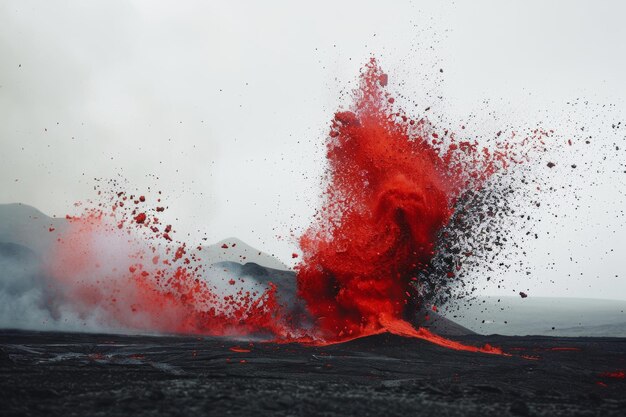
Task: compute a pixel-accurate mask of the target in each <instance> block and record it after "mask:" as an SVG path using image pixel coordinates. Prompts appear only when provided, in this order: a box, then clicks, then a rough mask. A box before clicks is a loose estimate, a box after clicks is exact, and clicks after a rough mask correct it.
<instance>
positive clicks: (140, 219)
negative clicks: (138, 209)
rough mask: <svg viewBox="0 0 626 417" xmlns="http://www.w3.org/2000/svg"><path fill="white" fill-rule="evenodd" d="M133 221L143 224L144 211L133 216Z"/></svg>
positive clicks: (144, 218)
mask: <svg viewBox="0 0 626 417" xmlns="http://www.w3.org/2000/svg"><path fill="white" fill-rule="evenodd" d="M135 221H136V222H137V223H138V224H143V223H144V222H145V221H146V213H139V214H138V215H136V216H135Z"/></svg>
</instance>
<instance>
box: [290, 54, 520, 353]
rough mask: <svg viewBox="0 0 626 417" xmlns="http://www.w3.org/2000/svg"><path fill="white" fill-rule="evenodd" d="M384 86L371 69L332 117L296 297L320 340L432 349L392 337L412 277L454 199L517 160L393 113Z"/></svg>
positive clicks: (506, 148)
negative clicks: (374, 338)
mask: <svg viewBox="0 0 626 417" xmlns="http://www.w3.org/2000/svg"><path fill="white" fill-rule="evenodd" d="M387 81H388V77H387V75H386V74H384V73H383V72H382V71H381V69H380V68H379V67H378V65H377V63H376V61H375V60H374V59H372V60H371V61H370V62H369V63H368V64H367V65H366V67H365V69H364V71H363V73H362V76H361V83H360V88H359V89H358V90H357V91H355V92H354V104H353V105H352V108H351V109H350V110H349V111H342V112H338V113H336V114H335V117H334V120H333V122H332V127H331V132H330V135H329V139H328V142H327V159H328V164H329V167H328V171H327V178H326V189H325V191H324V194H323V200H324V203H323V207H322V209H321V210H320V211H319V212H318V214H317V215H316V218H315V222H314V223H313V225H312V226H311V227H310V228H309V230H308V231H307V232H306V233H305V234H304V235H303V236H302V237H301V239H300V246H301V248H302V251H303V259H302V262H301V263H300V264H299V265H298V267H297V272H298V274H297V276H298V288H299V295H300V296H301V297H302V298H303V299H304V300H305V301H306V303H307V305H308V308H309V310H310V311H311V313H312V315H313V316H314V317H316V319H317V322H316V324H317V326H318V329H319V331H320V332H321V334H322V335H323V336H322V337H323V338H324V339H327V340H328V339H330V340H342V339H345V338H353V337H358V336H363V335H367V334H372V333H377V332H380V331H385V330H387V331H391V332H394V333H401V334H406V335H409V334H410V335H412V336H415V337H423V338H427V339H432V336H431V335H429V334H427V332H424V330H423V329H422V330H418V331H415V330H412V331H404V330H399V329H407V327H406V326H405V325H404V324H403V322H402V319H403V317H404V312H405V308H406V304H407V303H408V301H409V300H410V299H411V298H413V297H419V295H420V294H418V293H416V292H418V290H416V289H417V288H419V282H416V281H419V279H418V278H417V277H418V276H419V275H420V272H421V271H423V270H425V269H426V268H428V266H429V264H430V262H431V260H432V259H433V256H434V255H435V251H436V250H437V248H436V243H437V241H438V236H439V234H440V232H441V230H442V228H443V227H444V226H446V225H447V223H448V221H449V220H450V218H451V216H452V214H453V208H454V205H455V202H456V200H457V199H458V198H459V196H460V195H461V194H462V193H463V192H465V191H467V190H476V189H478V188H480V187H481V186H482V184H483V182H484V181H485V180H487V179H488V178H489V177H490V176H491V175H492V174H493V173H494V172H496V171H497V170H499V169H504V168H506V167H507V166H508V165H509V164H510V163H514V162H519V161H520V160H521V159H522V157H520V156H518V155H517V154H516V153H515V152H514V151H513V149H512V147H511V145H509V144H507V143H501V144H498V145H496V146H495V150H494V151H490V150H489V149H487V148H479V147H478V144H477V143H475V142H468V141H458V140H456V138H455V136H454V134H453V133H451V132H449V131H443V132H437V131H435V129H434V128H433V127H432V126H431V125H430V124H429V123H428V122H427V121H426V120H425V119H420V120H412V119H410V118H409V117H408V116H407V115H406V114H405V113H404V112H402V111H399V110H396V109H395V108H394V99H393V98H392V97H391V96H390V95H389V94H388V93H387V92H386V91H385V87H386V85H387ZM412 281H413V283H414V284H415V285H410V283H411V282H412ZM441 344H443V343H441Z"/></svg>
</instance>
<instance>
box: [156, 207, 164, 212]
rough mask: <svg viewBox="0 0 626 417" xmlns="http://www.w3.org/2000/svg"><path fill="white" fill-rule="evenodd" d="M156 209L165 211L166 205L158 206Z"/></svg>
mask: <svg viewBox="0 0 626 417" xmlns="http://www.w3.org/2000/svg"><path fill="white" fill-rule="evenodd" d="M156 211H158V212H162V211H165V207H157V208H156Z"/></svg>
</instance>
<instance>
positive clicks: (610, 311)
mask: <svg viewBox="0 0 626 417" xmlns="http://www.w3.org/2000/svg"><path fill="white" fill-rule="evenodd" d="M444 315H445V316H446V317H448V318H449V319H451V320H454V321H455V322H457V323H459V324H461V325H462V326H465V327H467V328H469V329H471V330H474V331H475V332H477V333H480V334H501V335H506V336H518V335H519V336H527V335H536V336H540V335H541V336H571V337H576V336H605V337H626V301H624V300H599V299H589V298H557V297H528V298H521V297H519V296H517V297H510V296H509V297H505V296H503V297H478V298H477V299H476V300H473V301H472V302H471V303H470V302H467V301H466V302H464V303H463V304H461V303H460V304H458V305H449V306H447V308H446V311H445V312H444Z"/></svg>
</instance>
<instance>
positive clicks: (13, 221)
mask: <svg viewBox="0 0 626 417" xmlns="http://www.w3.org/2000/svg"><path fill="white" fill-rule="evenodd" d="M67 227H68V222H67V220H66V219H64V218H62V219H57V218H53V217H50V216H47V215H45V214H44V213H42V212H41V211H39V210H37V209H36V208H34V207H31V206H29V205H27V204H21V203H14V204H0V242H4V243H16V244H18V245H22V246H25V247H27V248H29V249H30V250H32V251H33V252H35V253H36V254H37V255H39V256H41V255H43V254H44V253H46V251H47V250H48V249H49V248H50V246H51V245H52V244H53V243H54V241H55V240H56V239H57V237H58V236H59V233H62V232H63V231H64V230H66V228H67Z"/></svg>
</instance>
